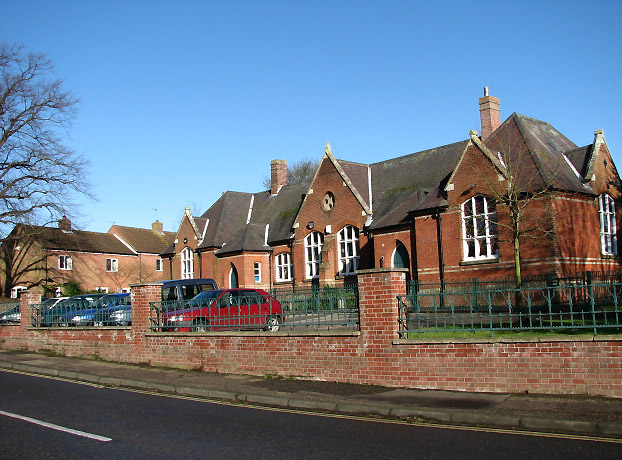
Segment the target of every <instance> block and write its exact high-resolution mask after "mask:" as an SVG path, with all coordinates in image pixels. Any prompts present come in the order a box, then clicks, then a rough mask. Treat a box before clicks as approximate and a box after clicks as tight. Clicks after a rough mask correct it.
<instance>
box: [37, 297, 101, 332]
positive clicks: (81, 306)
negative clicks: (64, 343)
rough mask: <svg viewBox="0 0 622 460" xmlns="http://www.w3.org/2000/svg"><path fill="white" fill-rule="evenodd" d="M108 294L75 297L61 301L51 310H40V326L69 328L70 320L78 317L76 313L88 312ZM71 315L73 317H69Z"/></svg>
mask: <svg viewBox="0 0 622 460" xmlns="http://www.w3.org/2000/svg"><path fill="white" fill-rule="evenodd" d="M105 295H106V294H86V295H74V296H73V297H69V298H68V299H65V300H61V301H60V302H58V303H57V304H56V305H54V307H52V308H50V309H47V310H46V309H43V308H42V309H41V310H40V318H41V319H40V325H41V326H45V327H49V326H68V325H69V322H68V319H70V318H73V317H74V316H76V315H77V313H76V312H78V311H82V310H87V309H90V308H92V307H93V305H94V304H95V303H96V302H97V301H98V300H99V299H100V298H102V297H104V296H105ZM69 314H71V316H69Z"/></svg>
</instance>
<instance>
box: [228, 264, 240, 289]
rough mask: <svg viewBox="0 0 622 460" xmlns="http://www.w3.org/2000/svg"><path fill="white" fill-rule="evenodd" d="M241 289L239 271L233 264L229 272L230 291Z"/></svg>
mask: <svg viewBox="0 0 622 460" xmlns="http://www.w3.org/2000/svg"><path fill="white" fill-rule="evenodd" d="M239 287H240V283H239V282H238V270H237V269H236V268H235V265H233V264H231V271H230V272H229V289H237V288H239Z"/></svg>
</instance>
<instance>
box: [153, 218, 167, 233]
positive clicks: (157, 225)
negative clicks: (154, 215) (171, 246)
mask: <svg viewBox="0 0 622 460" xmlns="http://www.w3.org/2000/svg"><path fill="white" fill-rule="evenodd" d="M151 230H152V231H153V233H157V234H158V235H162V234H164V226H163V224H162V222H160V221H159V220H158V219H156V221H155V222H154V223H153V224H151Z"/></svg>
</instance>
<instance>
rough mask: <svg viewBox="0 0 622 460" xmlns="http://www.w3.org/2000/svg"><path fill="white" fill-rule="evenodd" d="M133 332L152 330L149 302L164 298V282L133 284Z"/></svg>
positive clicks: (143, 332) (141, 332)
mask: <svg viewBox="0 0 622 460" xmlns="http://www.w3.org/2000/svg"><path fill="white" fill-rule="evenodd" d="M130 288H131V291H130V292H131V294H130V295H131V299H132V332H135V333H138V334H146V333H147V332H149V331H150V326H151V322H150V314H151V309H150V306H149V302H159V301H160V300H162V294H161V292H162V283H143V284H132V285H131V286H130Z"/></svg>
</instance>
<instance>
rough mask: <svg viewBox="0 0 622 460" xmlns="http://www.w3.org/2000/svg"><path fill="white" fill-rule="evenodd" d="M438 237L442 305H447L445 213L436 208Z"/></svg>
mask: <svg viewBox="0 0 622 460" xmlns="http://www.w3.org/2000/svg"><path fill="white" fill-rule="evenodd" d="M436 239H437V242H438V273H439V277H440V281H441V307H444V306H445V305H444V304H445V296H444V295H443V294H444V292H445V257H444V255H443V215H442V214H441V211H440V210H439V209H437V210H436Z"/></svg>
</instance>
